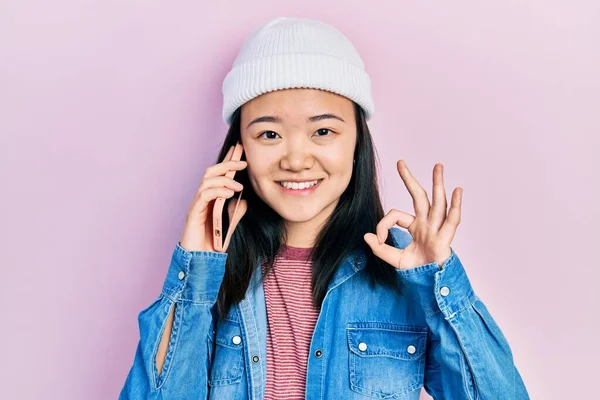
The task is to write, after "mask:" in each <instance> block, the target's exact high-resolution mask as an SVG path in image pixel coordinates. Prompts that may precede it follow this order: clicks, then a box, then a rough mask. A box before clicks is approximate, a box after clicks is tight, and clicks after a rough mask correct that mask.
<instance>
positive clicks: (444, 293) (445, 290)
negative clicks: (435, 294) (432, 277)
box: [440, 286, 450, 297]
mask: <svg viewBox="0 0 600 400" xmlns="http://www.w3.org/2000/svg"><path fill="white" fill-rule="evenodd" d="M440 294H441V295H442V296H444V297H446V296H448V295H449V294H450V288H449V287H448V286H442V288H441V289H440Z"/></svg>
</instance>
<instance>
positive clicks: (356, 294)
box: [119, 228, 529, 400]
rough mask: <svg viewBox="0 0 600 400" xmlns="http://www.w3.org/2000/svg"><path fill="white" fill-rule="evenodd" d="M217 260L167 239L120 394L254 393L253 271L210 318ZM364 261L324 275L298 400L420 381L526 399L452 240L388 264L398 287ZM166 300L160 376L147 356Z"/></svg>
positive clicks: (261, 321) (262, 342)
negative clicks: (443, 254)
mask: <svg viewBox="0 0 600 400" xmlns="http://www.w3.org/2000/svg"><path fill="white" fill-rule="evenodd" d="M390 232H391V235H392V237H393V240H394V242H395V245H396V247H398V248H405V247H406V246H407V245H408V244H409V243H410V241H411V240H412V238H411V236H410V234H409V233H408V232H406V231H404V230H401V229H399V228H392V229H391V230H390ZM226 258H227V254H225V253H216V252H205V251H186V250H184V249H183V248H182V247H181V246H180V245H179V244H177V245H176V247H175V250H174V252H173V256H172V259H171V265H170V267H169V270H168V273H167V277H166V280H165V283H164V286H163V289H162V292H161V294H160V295H159V296H158V297H157V298H156V300H155V301H154V302H153V303H152V304H150V305H149V306H148V307H147V308H146V309H144V310H142V311H141V312H140V314H139V317H138V321H139V328H140V340H139V343H138V346H137V351H136V353H135V358H134V361H133V366H132V367H131V369H130V371H129V374H128V376H127V379H126V381H125V384H124V387H123V389H122V391H121V394H120V397H119V399H121V400H126V399H165V400H166V399H181V400H187V399H189V400H191V399H213V400H237V399H240V400H241V399H262V398H263V396H264V389H265V381H266V376H267V375H266V369H267V366H266V342H267V338H266V332H267V317H266V309H265V299H264V292H263V287H262V285H261V284H259V282H260V281H259V279H260V273H261V269H260V268H257V269H256V274H254V276H253V277H252V281H251V284H250V286H249V288H248V291H247V293H246V297H245V298H244V300H242V302H241V303H240V304H238V305H236V306H234V307H232V309H231V311H230V313H229V315H227V317H226V319H225V320H224V321H223V322H220V323H218V324H216V323H215V319H214V308H213V306H214V304H215V302H216V299H217V293H218V291H219V286H220V284H221V281H222V279H223V275H224V272H225V262H226ZM364 268H365V256H364V254H363V253H362V252H361V251H359V250H356V251H355V252H354V253H352V254H350V255H349V256H348V257H346V259H345V260H344V262H343V263H342V264H341V265H340V267H339V270H338V271H337V272H336V275H335V276H334V278H333V280H332V281H331V283H330V286H329V288H328V291H327V295H326V297H325V300H324V302H323V305H322V307H321V311H320V314H319V318H318V320H317V323H316V326H315V330H314V333H313V338H312V342H311V346H310V353H309V357H308V367H307V377H306V399H308V400H313V399H315V400H316V399H319V400H340V399H362V400H364V399H368V398H372V399H403V400H409V399H410V400H417V399H418V398H419V392H420V389H421V388H422V387H425V389H426V391H427V392H428V393H429V394H430V395H432V396H433V397H434V398H435V399H529V396H528V394H527V390H526V388H525V385H524V383H523V381H522V379H521V376H520V374H519V372H518V371H517V368H516V367H515V365H514V362H513V357H512V353H511V350H510V347H509V344H508V343H507V341H506V338H505V337H504V335H503V334H502V332H501V331H500V328H499V327H498V325H497V324H496V322H495V321H494V319H493V318H492V316H491V315H490V313H489V312H488V310H487V308H486V307H485V305H484V304H483V302H482V301H481V299H480V298H479V297H478V296H477V295H476V294H475V293H474V292H473V288H472V287H471V284H470V282H469V279H468V278H467V275H466V273H465V270H464V269H463V266H462V264H461V262H460V260H459V258H458V256H457V255H456V253H455V252H454V250H453V249H452V254H451V256H450V258H448V260H446V261H445V262H444V264H443V265H442V267H440V265H438V264H437V263H435V262H434V263H430V264H427V265H422V266H419V267H416V268H413V269H410V270H403V271H400V270H399V271H397V273H398V275H399V277H400V279H399V284H400V285H401V286H402V291H403V295H399V294H398V293H397V292H395V291H393V290H392V289H391V288H386V287H381V286H377V287H373V288H371V287H370V286H369V284H368V279H367V275H366V273H365V271H364ZM174 304H177V307H176V313H175V319H174V325H173V329H172V333H171V341H170V343H169V348H168V351H167V356H166V359H165V363H164V366H163V370H162V373H161V374H160V375H159V374H158V372H157V369H156V366H155V357H156V354H157V350H158V345H159V342H160V339H161V336H162V333H163V331H164V327H165V322H166V320H167V316H168V314H169V312H170V310H171V308H172V307H173V306H174ZM234 338H236V339H234ZM239 339H241V340H239ZM317 350H319V351H317Z"/></svg>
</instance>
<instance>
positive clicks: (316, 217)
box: [240, 89, 357, 247]
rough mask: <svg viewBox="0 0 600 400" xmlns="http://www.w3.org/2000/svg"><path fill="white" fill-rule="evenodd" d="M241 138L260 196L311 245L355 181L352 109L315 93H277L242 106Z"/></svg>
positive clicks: (300, 241) (296, 241)
mask: <svg viewBox="0 0 600 400" xmlns="http://www.w3.org/2000/svg"><path fill="white" fill-rule="evenodd" d="M240 130H241V138H242V145H243V146H244V153H245V155H246V160H247V162H248V177H249V179H250V182H251V184H252V188H253V189H254V191H255V192H256V194H257V195H258V196H259V197H260V198H261V199H262V200H263V201H264V202H265V203H266V204H268V205H269V206H270V207H271V208H272V209H273V210H275V212H277V214H279V215H280V216H281V217H282V218H283V219H284V221H285V225H286V231H287V237H288V242H287V244H288V245H290V246H297V247H310V246H312V245H313V240H314V238H315V236H316V234H317V233H318V231H319V230H320V228H321V226H322V224H323V223H325V222H326V221H327V219H328V218H329V216H330V215H331V213H332V212H333V210H334V209H335V207H336V205H337V203H338V201H339V198H340V196H341V195H342V193H343V192H344V190H346V188H347V186H348V183H349V182H350V178H351V177H352V168H353V158H354V149H355V147H356V133H357V132H356V116H355V113H354V105H353V103H352V101H351V100H349V99H347V98H346V97H343V96H340V95H337V94H334V93H330V92H326V91H323V90H317V89H287V90H278V91H274V92H270V93H266V94H263V95H261V96H259V97H256V98H254V99H252V100H250V101H249V102H247V103H246V104H244V105H243V106H242V110H241V126H240Z"/></svg>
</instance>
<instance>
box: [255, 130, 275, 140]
mask: <svg viewBox="0 0 600 400" xmlns="http://www.w3.org/2000/svg"><path fill="white" fill-rule="evenodd" d="M265 135H266V136H265ZM277 136H279V135H278V134H277V133H275V132H273V131H266V132H263V133H261V134H260V135H259V136H258V137H264V138H265V139H277Z"/></svg>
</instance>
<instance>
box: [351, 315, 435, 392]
mask: <svg viewBox="0 0 600 400" xmlns="http://www.w3.org/2000/svg"><path fill="white" fill-rule="evenodd" d="M346 332H347V335H348V350H349V356H348V363H349V365H348V366H349V373H350V386H351V389H352V390H354V391H355V392H358V393H361V394H365V395H368V396H371V397H374V398H400V397H401V396H403V395H404V394H406V393H408V392H411V391H413V390H416V389H418V388H420V387H422V386H423V373H424V369H425V351H426V347H427V332H428V328H427V327H421V326H411V325H399V324H392V323H385V322H360V323H350V324H348V325H347V329H346Z"/></svg>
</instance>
